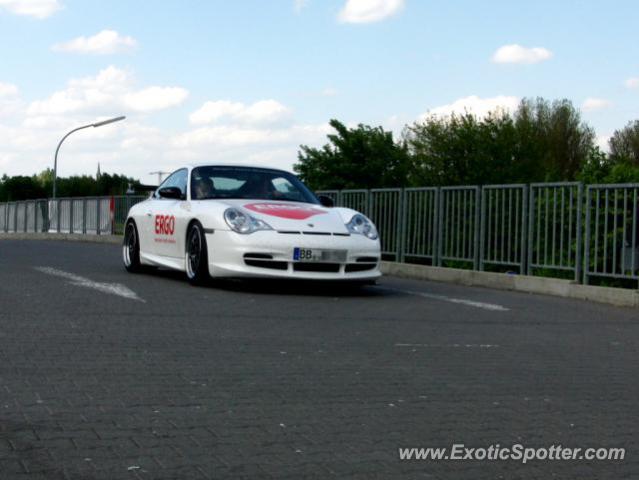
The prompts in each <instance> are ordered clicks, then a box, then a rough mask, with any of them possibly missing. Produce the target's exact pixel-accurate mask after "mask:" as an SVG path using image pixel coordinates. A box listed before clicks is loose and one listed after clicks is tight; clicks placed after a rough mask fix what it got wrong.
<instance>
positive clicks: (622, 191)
mask: <svg viewBox="0 0 639 480" xmlns="http://www.w3.org/2000/svg"><path fill="white" fill-rule="evenodd" d="M317 193H318V194H322V195H327V196H330V197H331V198H332V199H333V201H334V202H335V204H336V205H337V206H344V207H350V208H353V209H355V210H358V211H361V212H362V213H364V214H365V215H368V216H369V217H371V219H372V220H373V221H374V222H375V224H376V225H377V227H378V229H379V231H380V238H381V242H382V253H383V255H384V257H385V258H389V259H393V260H396V261H399V262H412V263H415V262H417V263H425V264H430V265H436V266H443V267H457V268H470V269H474V270H486V269H490V270H502V271H504V270H506V271H513V272H516V273H521V274H524V273H525V274H528V275H538V276H564V277H566V276H568V277H570V278H572V279H574V280H575V281H577V282H583V283H585V284H588V283H589V282H591V280H592V279H593V278H596V277H599V278H609V279H617V280H624V281H625V280H629V281H637V280H639V184H621V185H588V186H584V185H582V184H581V183H576V182H560V183H533V184H530V185H524V184H516V185H484V186H478V185H470V186H455V187H448V186H446V187H423V188H403V189H402V188H381V189H370V190H367V189H357V190H328V191H320V192H317ZM145 198H146V197H145V196H117V197H84V198H60V199H56V200H55V201H52V200H28V201H22V202H9V203H0V232H59V233H80V234H97V235H100V234H119V233H122V229H123V227H124V221H125V219H126V215H127V213H128V211H129V209H130V208H131V207H132V206H133V205H135V204H136V203H138V202H140V201H142V200H144V199H145Z"/></svg>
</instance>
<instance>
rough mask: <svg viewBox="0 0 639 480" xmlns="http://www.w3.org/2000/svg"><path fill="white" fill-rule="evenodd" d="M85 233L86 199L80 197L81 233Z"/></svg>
mask: <svg viewBox="0 0 639 480" xmlns="http://www.w3.org/2000/svg"><path fill="white" fill-rule="evenodd" d="M86 233H87V199H86V198H83V199H82V234H83V235H86Z"/></svg>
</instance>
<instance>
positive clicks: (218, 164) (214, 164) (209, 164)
mask: <svg viewBox="0 0 639 480" xmlns="http://www.w3.org/2000/svg"><path fill="white" fill-rule="evenodd" d="M187 167H188V168H189V169H191V170H193V169H194V168H198V167H244V168H261V169H264V170H277V171H278V172H287V173H293V172H291V171H290V170H286V169H284V168H277V167H269V166H267V165H256V164H249V163H224V162H202V163H192V164H189V165H187Z"/></svg>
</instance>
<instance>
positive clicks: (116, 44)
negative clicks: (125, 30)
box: [52, 30, 137, 55]
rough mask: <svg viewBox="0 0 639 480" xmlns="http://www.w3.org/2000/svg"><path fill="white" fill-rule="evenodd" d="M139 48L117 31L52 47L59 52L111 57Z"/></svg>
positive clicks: (108, 31)
mask: <svg viewBox="0 0 639 480" xmlns="http://www.w3.org/2000/svg"><path fill="white" fill-rule="evenodd" d="M136 46H137V41H136V40H135V39H134V38H133V37H128V36H124V35H120V34H119V33H118V32H116V31H115V30H102V31H101V32H99V33H96V34H95V35H93V36H92V37H78V38H74V39H73V40H70V41H68V42H64V43H58V44H56V45H54V46H53V47H52V49H53V50H55V51H57V52H71V53H85V54H92V55H109V54H113V53H120V52H125V51H129V50H131V49H133V48H135V47H136Z"/></svg>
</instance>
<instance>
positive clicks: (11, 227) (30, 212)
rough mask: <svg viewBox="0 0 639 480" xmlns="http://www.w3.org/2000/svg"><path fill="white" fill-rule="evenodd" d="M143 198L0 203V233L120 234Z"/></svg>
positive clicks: (58, 199) (92, 198) (89, 198)
mask: <svg viewBox="0 0 639 480" xmlns="http://www.w3.org/2000/svg"><path fill="white" fill-rule="evenodd" d="M146 198H147V197H145V196H113V197H74V198H57V199H55V200H46V199H43V200H26V201H21V202H8V203H0V232H6V233H14V232H24V233H33V232H50V233H78V234H93V235H103V234H120V233H122V232H123V228H124V221H125V220H126V216H127V214H128V212H129V209H130V208H131V207H132V206H133V205H135V204H136V203H138V202H141V201H142V200H144V199H146Z"/></svg>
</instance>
